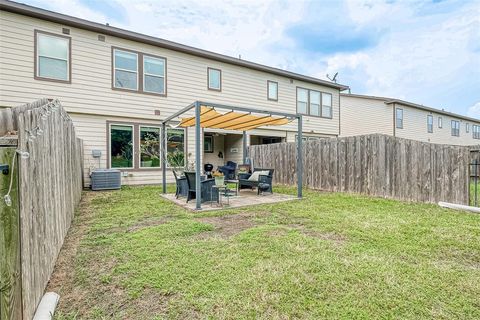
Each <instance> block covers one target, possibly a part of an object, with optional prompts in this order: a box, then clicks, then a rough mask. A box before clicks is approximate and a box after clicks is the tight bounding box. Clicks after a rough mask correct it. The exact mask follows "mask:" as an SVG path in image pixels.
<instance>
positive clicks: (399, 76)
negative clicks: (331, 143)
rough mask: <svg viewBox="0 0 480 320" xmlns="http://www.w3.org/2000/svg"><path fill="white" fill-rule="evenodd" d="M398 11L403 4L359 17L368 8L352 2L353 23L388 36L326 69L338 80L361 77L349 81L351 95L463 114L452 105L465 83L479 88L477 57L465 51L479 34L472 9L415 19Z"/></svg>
mask: <svg viewBox="0 0 480 320" xmlns="http://www.w3.org/2000/svg"><path fill="white" fill-rule="evenodd" d="M385 6H387V5H381V6H380V7H385ZM402 6H407V4H406V3H402V2H400V3H395V4H392V5H391V7H390V8H389V11H390V12H388V10H385V9H384V8H383V9H382V10H377V11H376V13H375V14H365V15H363V13H362V11H368V10H369V9H368V7H362V6H359V5H358V2H357V1H354V2H353V5H352V6H351V9H352V10H353V13H352V14H351V16H353V17H354V19H355V20H357V21H359V23H366V22H369V21H370V22H371V21H375V22H374V23H375V24H376V26H378V27H379V28H384V29H388V32H387V33H386V34H385V35H384V36H383V37H382V39H381V41H380V42H379V44H378V45H377V46H375V47H374V48H370V49H368V50H366V51H363V52H361V53H353V54H338V55H334V56H333V57H330V58H329V59H328V60H327V61H328V69H329V70H332V71H330V72H333V70H340V75H341V74H342V73H347V74H358V75H361V74H363V75H365V78H363V79H359V78H357V79H355V80H354V83H355V84H359V86H358V87H357V88H356V87H355V86H353V88H352V89H353V91H354V92H355V91H357V92H358V90H359V89H360V90H361V91H363V93H368V94H374V95H380V96H391V97H397V98H402V99H407V100H410V101H415V102H418V103H423V104H426V105H431V106H434V107H438V108H445V109H450V110H452V111H456V112H462V111H464V110H460V109H459V108H458V107H459V106H458V105H456V104H458V103H462V102H461V100H460V99H462V98H465V97H464V95H465V91H464V90H465V85H466V83H467V82H470V85H475V81H476V83H477V84H479V85H480V83H479V80H478V79H479V78H480V58H479V52H478V51H477V52H475V51H472V50H470V47H471V44H472V43H475V41H477V42H478V41H480V37H479V34H478V33H475V32H472V30H475V28H476V29H477V30H478V29H479V28H480V24H479V12H478V8H477V7H476V6H475V5H472V6H465V7H463V8H462V9H461V10H458V11H457V12H455V13H448V14H437V15H432V16H422V17H419V16H417V15H416V14H417V13H415V12H414V11H413V10H411V9H409V8H402ZM359 7H360V9H359ZM362 8H363V9H362ZM377 15H380V16H383V17H382V21H380V22H379V21H377V20H375V17H376V16H377ZM400 16H401V22H402V23H401V24H400V21H399V17H400ZM365 17H368V18H365ZM392 20H393V22H391V21H392ZM352 78H353V76H352ZM475 78H476V79H477V80H475ZM472 81H473V82H474V83H473V84H472V83H471V82H472ZM351 85H354V84H351ZM359 87H360V88H359ZM462 90H463V92H462ZM479 94H480V93H477V98H478V95H479Z"/></svg>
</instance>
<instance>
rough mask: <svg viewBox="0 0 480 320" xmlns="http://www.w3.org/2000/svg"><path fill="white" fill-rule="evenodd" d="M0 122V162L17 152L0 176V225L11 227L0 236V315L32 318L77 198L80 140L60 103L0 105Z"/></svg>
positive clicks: (47, 101)
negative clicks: (6, 107) (10, 187)
mask: <svg viewBox="0 0 480 320" xmlns="http://www.w3.org/2000/svg"><path fill="white" fill-rule="evenodd" d="M0 124H1V126H0V145H1V144H3V145H6V144H9V145H10V147H5V148H1V147H0V161H1V162H2V163H4V162H6V163H8V164H9V165H10V169H11V167H12V166H13V163H14V155H15V154H16V156H15V157H16V162H15V164H16V167H15V168H14V170H10V172H9V174H8V175H2V177H3V178H1V179H0V195H1V197H2V198H1V199H0V202H1V205H0V208H1V209H2V211H1V214H2V216H1V220H0V228H1V230H2V231H8V233H5V232H4V233H3V235H4V236H2V235H0V248H1V249H2V251H3V250H5V252H6V253H8V254H3V252H2V255H1V256H0V259H1V260H0V275H1V289H2V290H1V291H0V313H1V319H2V320H3V319H22V318H23V319H31V318H32V317H33V315H34V312H35V310H36V307H37V305H38V303H39V302H40V300H41V298H42V296H43V293H44V290H45V287H46V285H47V282H48V280H49V278H50V275H51V273H52V271H53V268H54V265H55V261H56V258H57V255H58V253H59V251H60V249H61V247H62V244H63V240H64V238H65V235H66V234H67V231H68V229H69V227H70V223H71V221H72V218H73V215H74V210H75V207H76V205H77V204H78V202H79V201H80V198H81V192H82V168H83V164H82V159H83V155H82V154H83V147H82V140H80V139H79V138H77V137H76V134H75V128H74V126H73V123H72V121H71V119H70V117H69V116H68V114H67V113H66V112H65V111H64V109H63V108H62V106H61V104H60V102H59V101H58V100H53V101H49V100H47V99H41V100H39V101H36V102H34V103H32V104H27V105H24V106H20V107H17V108H13V109H4V110H0ZM7 131H8V132H10V136H9V137H8V138H6V137H3V138H2V136H3V135H5V134H6V133H7ZM12 132H13V133H14V134H15V133H17V134H18V135H17V136H15V135H13V136H12V135H11V133H12ZM5 141H8V143H6V142H5ZM15 144H16V146H12V145H15ZM12 175H13V179H14V180H13V188H12V191H11V193H10V197H11V200H12V204H11V206H7V204H6V201H4V199H3V197H4V195H5V194H6V193H7V192H8V190H7V189H8V185H9V184H10V179H11V177H12ZM17 181H18V183H17Z"/></svg>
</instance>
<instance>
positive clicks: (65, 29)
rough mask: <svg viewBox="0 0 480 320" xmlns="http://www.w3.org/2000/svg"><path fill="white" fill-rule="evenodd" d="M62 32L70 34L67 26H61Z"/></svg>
mask: <svg viewBox="0 0 480 320" xmlns="http://www.w3.org/2000/svg"><path fill="white" fill-rule="evenodd" d="M62 33H63V34H70V29H68V28H62Z"/></svg>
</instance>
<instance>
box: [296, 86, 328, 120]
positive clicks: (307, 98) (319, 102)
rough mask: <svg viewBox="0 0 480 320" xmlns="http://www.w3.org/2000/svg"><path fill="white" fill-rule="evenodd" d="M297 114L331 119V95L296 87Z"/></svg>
mask: <svg viewBox="0 0 480 320" xmlns="http://www.w3.org/2000/svg"><path fill="white" fill-rule="evenodd" d="M297 113H299V114H304V115H309V116H314V117H322V118H329V119H331V118H332V95H331V94H330V93H325V92H320V91H316V90H310V89H305V88H299V87H297Z"/></svg>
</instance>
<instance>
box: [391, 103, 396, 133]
mask: <svg viewBox="0 0 480 320" xmlns="http://www.w3.org/2000/svg"><path fill="white" fill-rule="evenodd" d="M392 107H393V136H394V137H396V135H397V130H396V128H397V117H396V112H397V107H396V106H395V103H392Z"/></svg>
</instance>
